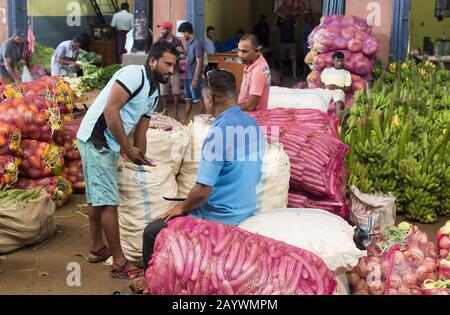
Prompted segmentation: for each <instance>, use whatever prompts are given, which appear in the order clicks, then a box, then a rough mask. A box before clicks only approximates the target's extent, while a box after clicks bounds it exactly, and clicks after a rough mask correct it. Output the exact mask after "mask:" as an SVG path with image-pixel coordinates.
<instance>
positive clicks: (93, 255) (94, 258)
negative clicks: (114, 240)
mask: <svg viewBox="0 0 450 315" xmlns="http://www.w3.org/2000/svg"><path fill="white" fill-rule="evenodd" d="M111 255H112V253H111V250H110V249H109V248H108V247H106V246H103V248H101V249H100V250H98V251H96V252H94V251H92V250H91V251H90V252H89V256H88V261H89V262H90V263H91V264H97V263H101V262H104V261H106V260H108V258H109V257H111Z"/></svg>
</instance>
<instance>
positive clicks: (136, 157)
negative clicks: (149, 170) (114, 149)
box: [124, 146, 147, 165]
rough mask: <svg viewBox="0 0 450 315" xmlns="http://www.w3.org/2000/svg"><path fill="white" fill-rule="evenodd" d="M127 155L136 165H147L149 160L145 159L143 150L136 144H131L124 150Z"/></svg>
mask: <svg viewBox="0 0 450 315" xmlns="http://www.w3.org/2000/svg"><path fill="white" fill-rule="evenodd" d="M124 153H125V155H126V156H127V157H128V159H130V161H131V162H133V163H134V164H136V165H146V164H147V162H145V160H144V156H143V155H142V150H141V149H139V148H136V147H134V146H130V147H129V148H127V149H125V150H124Z"/></svg>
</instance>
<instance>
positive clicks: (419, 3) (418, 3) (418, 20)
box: [410, 0, 450, 50]
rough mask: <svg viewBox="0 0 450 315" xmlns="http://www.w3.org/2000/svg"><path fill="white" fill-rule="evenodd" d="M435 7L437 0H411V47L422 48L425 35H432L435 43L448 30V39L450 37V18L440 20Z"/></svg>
mask: <svg viewBox="0 0 450 315" xmlns="http://www.w3.org/2000/svg"><path fill="white" fill-rule="evenodd" d="M435 7H436V1H435V0H411V42H410V48H411V49H414V48H420V49H421V50H422V49H423V38H424V37H425V36H429V37H431V40H432V41H433V43H435V42H436V40H437V39H441V38H442V37H443V32H445V31H446V33H447V34H446V36H447V39H450V18H444V20H443V21H442V22H439V21H438V20H437V18H436V17H435V16H434V11H435Z"/></svg>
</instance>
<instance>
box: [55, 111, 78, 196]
mask: <svg viewBox="0 0 450 315" xmlns="http://www.w3.org/2000/svg"><path fill="white" fill-rule="evenodd" d="M81 121H82V119H81V118H76V119H73V120H72V121H70V122H66V123H65V124H64V126H63V129H62V130H61V131H60V132H57V133H56V134H55V137H54V138H55V142H56V143H57V144H58V145H59V146H60V147H61V148H62V150H63V152H64V158H65V160H66V163H65V166H64V170H63V174H64V177H65V178H66V179H67V180H68V181H69V182H70V183H71V184H72V186H73V188H74V190H75V191H76V192H79V193H82V192H84V189H85V183H84V176H83V165H82V163H81V155H80V152H79V151H78V140H77V133H78V129H80V125H81Z"/></svg>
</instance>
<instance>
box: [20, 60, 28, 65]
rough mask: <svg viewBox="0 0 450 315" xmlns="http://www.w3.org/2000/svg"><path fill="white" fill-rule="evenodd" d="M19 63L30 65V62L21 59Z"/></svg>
mask: <svg viewBox="0 0 450 315" xmlns="http://www.w3.org/2000/svg"><path fill="white" fill-rule="evenodd" d="M19 63H20V64H22V65H27V64H28V62H27V61H26V60H25V59H20V61H19Z"/></svg>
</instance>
